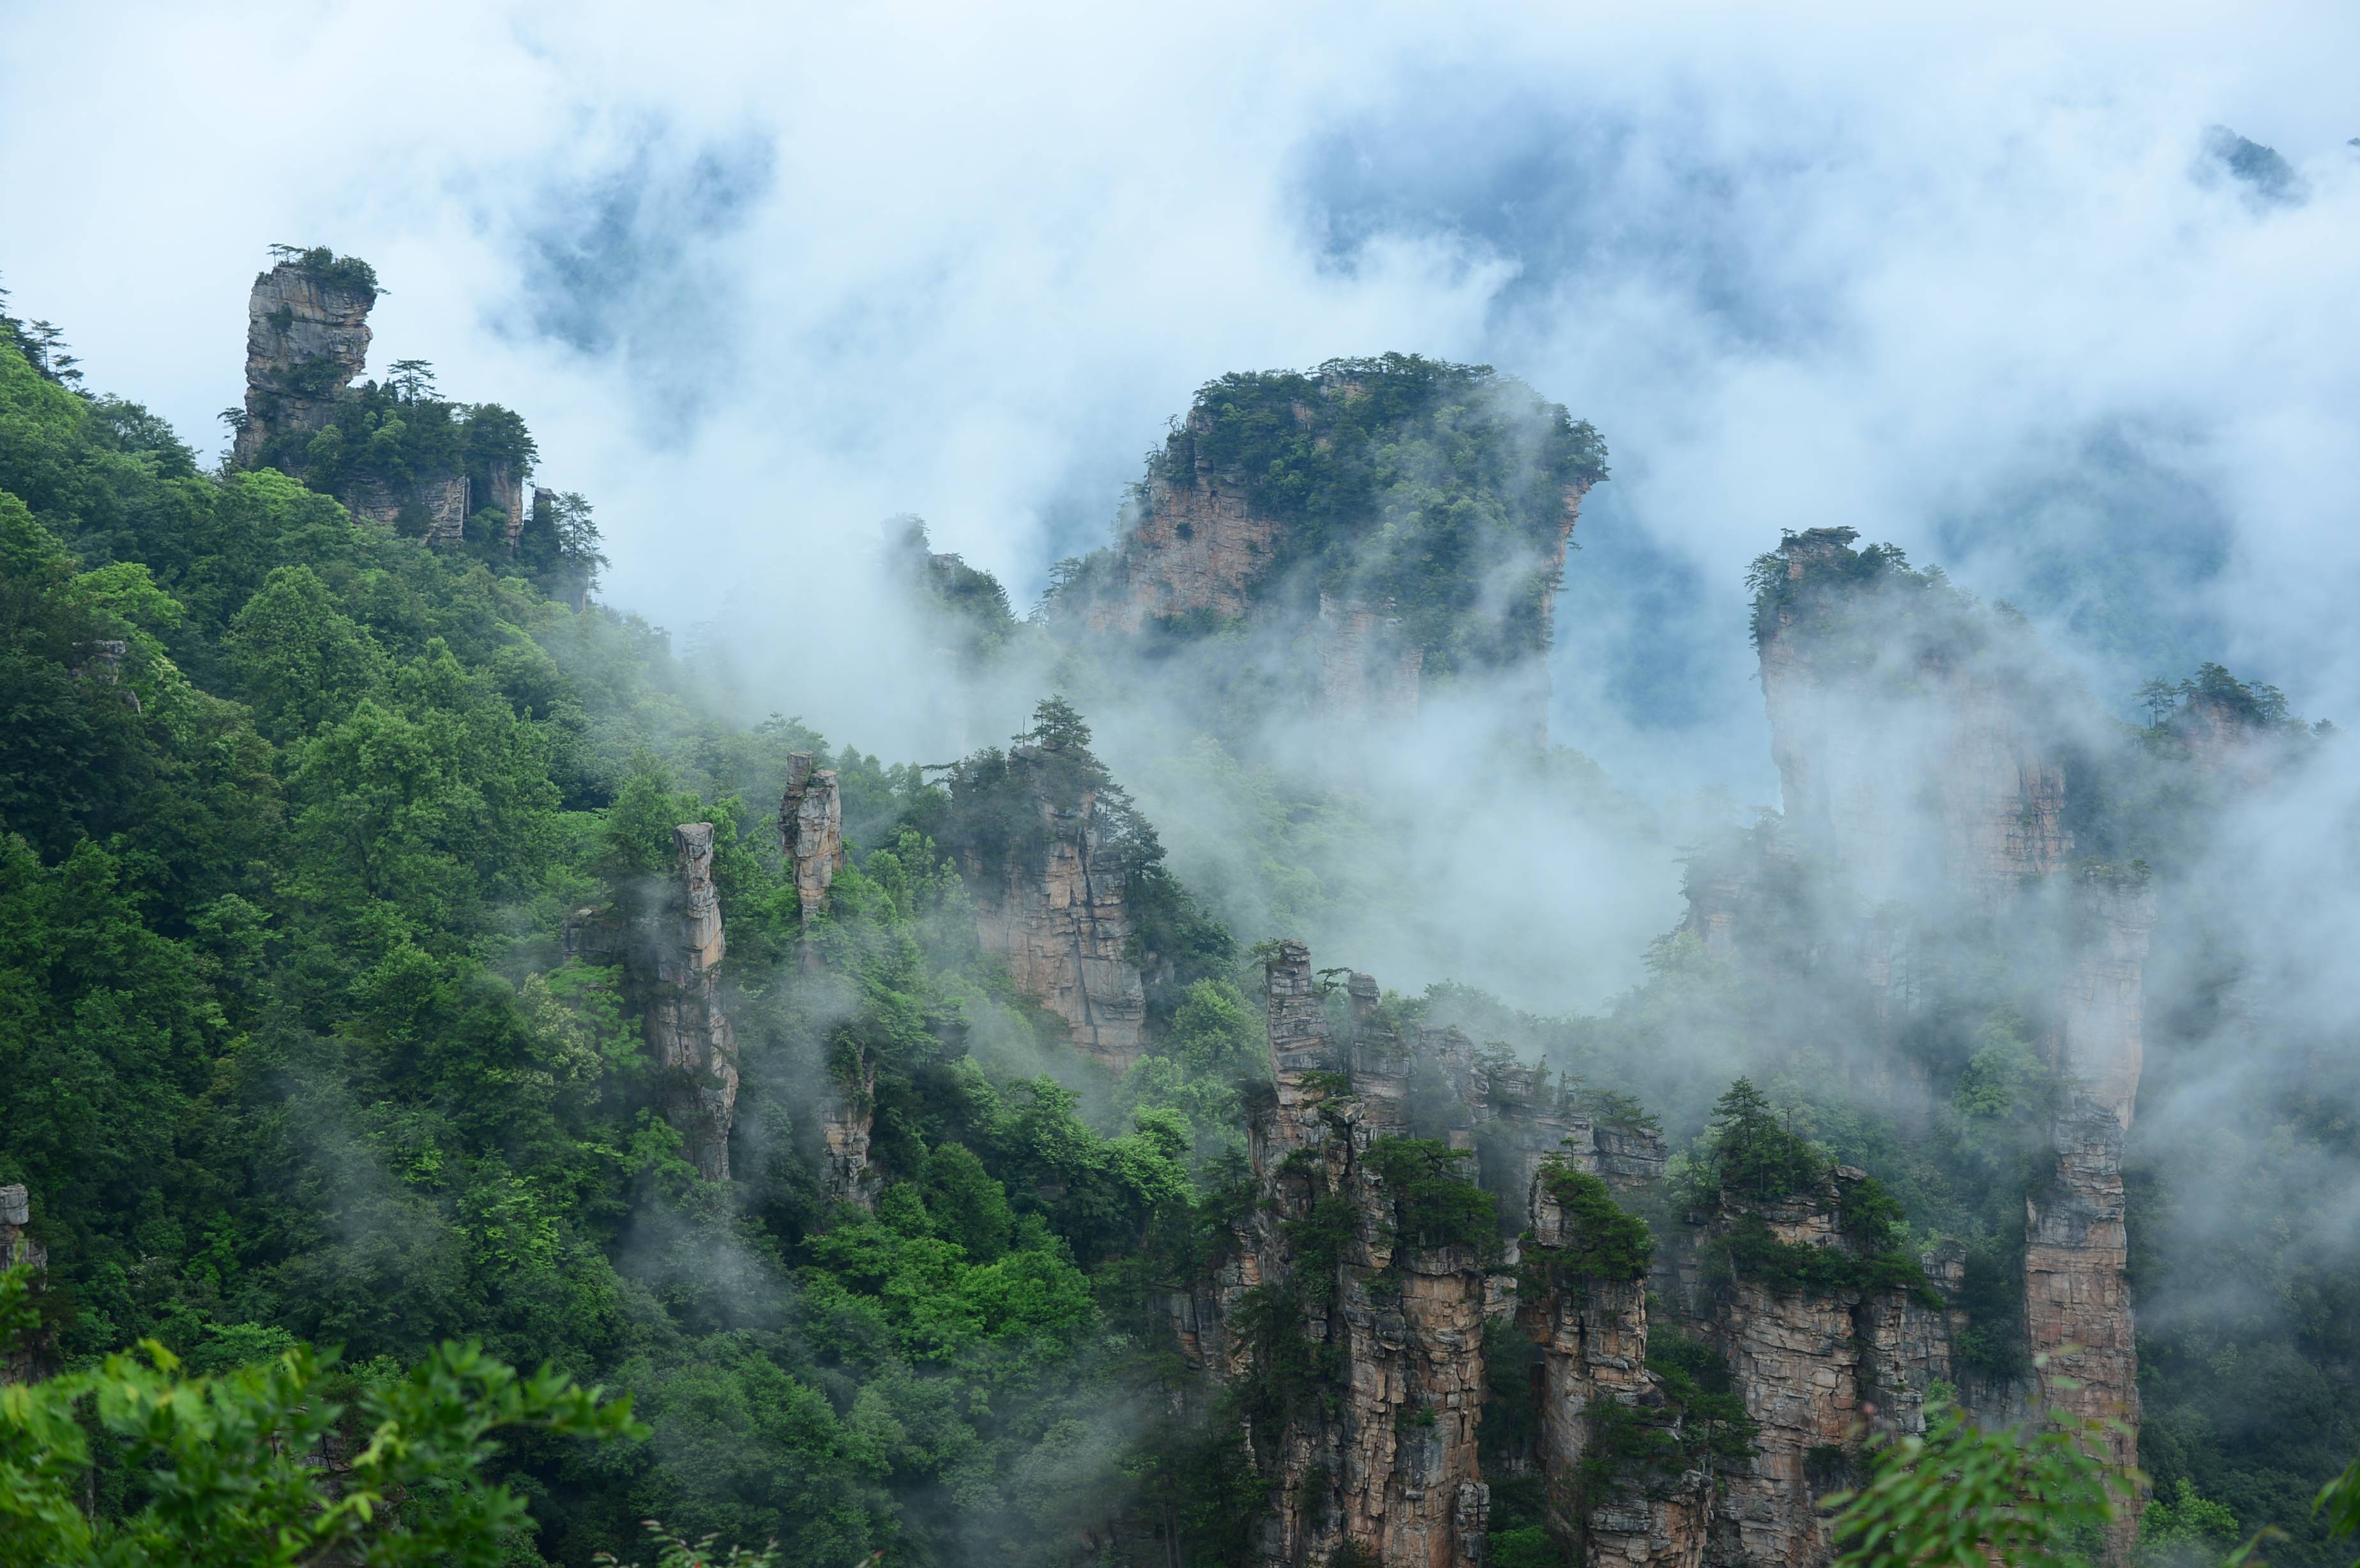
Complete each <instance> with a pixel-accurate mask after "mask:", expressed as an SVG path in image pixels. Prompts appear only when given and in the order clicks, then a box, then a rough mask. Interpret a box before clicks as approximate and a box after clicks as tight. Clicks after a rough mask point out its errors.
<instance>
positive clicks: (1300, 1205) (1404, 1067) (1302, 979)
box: [1171, 942, 1491, 1568]
mask: <svg viewBox="0 0 2360 1568" xmlns="http://www.w3.org/2000/svg"><path fill="white" fill-rule="evenodd" d="M1267 981H1268V996H1269V1004H1270V1013H1269V1018H1270V1049H1271V1065H1272V1070H1273V1077H1274V1079H1275V1080H1276V1085H1275V1094H1274V1095H1273V1099H1272V1101H1271V1102H1270V1103H1268V1104H1266V1105H1264V1106H1263V1108H1262V1110H1261V1112H1260V1113H1259V1114H1258V1115H1256V1116H1255V1117H1254V1119H1253V1124H1252V1127H1251V1134H1252V1157H1253V1169H1254V1172H1255V1176H1256V1179H1257V1185H1258V1188H1259V1192H1260V1201H1259V1203H1257V1204H1256V1205H1255V1207H1254V1209H1253V1210H1252V1212H1251V1214H1247V1215H1245V1216H1243V1217H1241V1218H1240V1220H1239V1221H1238V1222H1236V1224H1235V1225H1234V1227H1233V1231H1232V1235H1231V1236H1230V1244H1231V1245H1230V1246H1229V1248H1227V1249H1226V1250H1227V1254H1228V1255H1227V1257H1226V1258H1225V1260H1224V1261H1223V1262H1222V1263H1221V1264H1220V1265H1219V1266H1218V1269H1216V1270H1215V1271H1214V1272H1213V1274H1212V1275H1211V1276H1210V1277H1208V1278H1207V1279H1204V1280H1202V1281H1200V1282H1198V1283H1197V1285H1196V1287H1195V1288H1194V1289H1192V1290H1189V1291H1187V1292H1185V1294H1182V1295H1179V1296H1175V1298H1174V1299H1173V1301H1172V1303H1171V1307H1172V1313H1173V1320H1174V1324H1175V1329H1176V1330H1177V1331H1178V1334H1179V1339H1180V1344H1181V1347H1182V1351H1183V1354H1184V1355H1185V1356H1187V1358H1188V1359H1189V1361H1190V1364H1191V1365H1192V1366H1194V1367H1196V1368H1198V1369H1199V1370H1201V1371H1204V1372H1207V1373H1208V1374H1210V1375H1211V1376H1213V1377H1216V1378H1218V1379H1219V1380H1220V1381H1222V1382H1225V1383H1228V1384H1229V1385H1230V1386H1231V1387H1232V1388H1238V1389H1240V1390H1241V1391H1244V1392H1246V1393H1248V1394H1249V1395H1250V1396H1254V1395H1258V1396H1260V1398H1259V1399H1257V1398H1249V1399H1248V1400H1247V1404H1248V1406H1249V1408H1250V1409H1256V1408H1259V1409H1260V1410H1261V1414H1259V1415H1258V1416H1254V1417H1252V1418H1251V1419H1250V1421H1249V1423H1248V1432H1247V1437H1248V1442H1249V1445H1250V1448H1251V1452H1252V1455H1253V1458H1254V1462H1255V1464H1256V1465H1257V1467H1258V1468H1259V1469H1260V1470H1261V1471H1262V1475H1264V1476H1265V1478H1267V1479H1268V1480H1269V1481H1270V1483H1271V1486H1272V1497H1273V1501H1274V1503H1275V1513H1274V1514H1273V1517H1272V1518H1271V1519H1269V1520H1268V1521H1267V1524H1266V1528H1265V1530H1264V1532H1263V1538H1262V1549H1261V1552H1260V1554H1259V1557H1260V1561H1261V1562H1262V1563H1265V1564H1268V1565H1269V1568H1295V1565H1316V1564H1324V1563H1330V1562H1332V1561H1334V1560H1336V1559H1337V1557H1338V1554H1341V1553H1352V1554H1357V1555H1358V1557H1359V1558H1360V1561H1362V1562H1365V1563H1373V1564H1381V1565H1382V1568H1453V1565H1463V1564H1472V1563H1478V1562H1480V1557H1481V1552H1482V1541H1483V1533H1484V1530H1485V1527H1486V1524H1487V1521H1488V1519H1489V1516H1490V1507H1491V1492H1490V1489H1489V1488H1488V1487H1487V1486H1485V1485H1484V1483H1483V1480H1482V1476H1481V1474H1480V1465H1479V1463H1478V1458H1477V1448H1476V1428H1477V1422H1478V1421H1479V1420H1480V1414H1481V1397H1482V1388H1483V1317H1484V1303H1485V1295H1486V1283H1487V1279H1488V1276H1489V1272H1490V1270H1489V1268H1488V1265H1487V1261H1486V1259H1485V1258H1484V1257H1483V1256H1482V1255H1481V1253H1480V1249H1479V1248H1478V1247H1474V1246H1471V1245H1469V1244H1467V1243H1466V1242H1464V1241H1452V1242H1448V1243H1442V1244H1437V1245H1425V1244H1424V1243H1423V1242H1422V1241H1421V1239H1420V1237H1419V1236H1417V1235H1415V1234H1404V1229H1405V1227H1406V1225H1407V1223H1408V1216H1407V1214H1406V1213H1405V1210H1404V1202H1405V1201H1406V1199H1405V1194H1404V1192H1399V1191H1396V1190H1395V1189H1394V1186H1393V1181H1395V1180H1397V1179H1401V1177H1402V1172H1401V1171H1399V1170H1398V1169H1396V1168H1395V1167H1394V1166H1393V1165H1392V1164H1390V1163H1389V1160H1388V1151H1387V1150H1386V1149H1385V1148H1384V1145H1385V1144H1386V1143H1387V1141H1388V1140H1390V1139H1392V1138H1397V1137H1398V1136H1399V1135H1400V1134H1401V1133H1402V1132H1403V1131H1404V1130H1405V1129H1404V1121H1403V1119H1402V1110H1403V1096H1402V1094H1401V1089H1402V1087H1403V1086H1404V1084H1405V1083H1406V1082H1407V1078H1408V1074H1409V1072H1410V1070H1411V1068H1412V1066H1413V1062H1412V1059H1411V1056H1410V1053H1409V1052H1408V1051H1406V1050H1404V1045H1403V1042H1402V1040H1400V1038H1399V1034H1398V1031H1396V1030H1395V1029H1393V1026H1392V1024H1391V1022H1390V1020H1388V1019H1387V1018H1385V1016H1384V1014H1383V1012H1382V1008H1380V1007H1377V1006H1376V1005H1375V1004H1376V999H1377V996H1378V993H1377V989H1376V985H1375V982H1374V981H1373V980H1371V979H1370V978H1369V977H1368V976H1366V975H1356V976H1354V977H1353V980H1352V983H1351V985H1350V987H1349V989H1350V992H1351V997H1352V1001H1353V1003H1354V1006H1353V1008H1352V1016H1353V1019H1354V1024H1353V1038H1352V1039H1351V1040H1349V1041H1345V1042H1343V1043H1342V1046H1341V1048H1339V1044H1338V1041H1337V1040H1335V1038H1334V1035H1333V1033H1332V1032H1331V1030H1330V1029H1329V1028H1328V1024H1327V1014H1326V1009H1325V1007H1324V1006H1323V1004H1322V999H1321V996H1320V988H1319V985H1318V981H1317V977H1316V975H1314V973H1313V971H1312V968H1311V957H1310V953H1309V950H1308V949H1306V947H1305V946H1304V945H1303V944H1302V943H1301V942H1286V943H1284V944H1282V946H1281V947H1280V949H1279V951H1278V953H1277V954H1276V956H1275V957H1273V959H1272V961H1271V962H1270V964H1269V966H1268V969H1267ZM1347 1061H1349V1062H1352V1063H1353V1064H1354V1068H1355V1075H1354V1076H1351V1077H1348V1075H1347V1074H1346V1073H1345V1072H1344V1066H1345V1063H1346V1062H1347ZM1360 1072H1366V1073H1368V1074H1369V1077H1370V1083H1369V1085H1368V1087H1369V1090H1370V1092H1369V1093H1367V1094H1362V1093H1360V1081H1359V1078H1358V1073H1360ZM1389 1170H1391V1171H1394V1175H1393V1176H1392V1177H1389V1176H1388V1174H1387V1171H1389ZM1469 1174H1470V1175H1471V1174H1472V1173H1471V1172H1470V1173H1469ZM1306 1377H1307V1378H1310V1379H1312V1380H1315V1381H1316V1382H1317V1384H1318V1386H1319V1391H1318V1392H1317V1395H1316V1396H1315V1397H1312V1398H1307V1399H1306V1398H1301V1397H1295V1398H1293V1399H1284V1401H1273V1402H1276V1403H1278V1404H1279V1408H1277V1409H1272V1408H1269V1405H1268V1404H1266V1403H1264V1402H1263V1401H1264V1400H1267V1399H1269V1394H1268V1393H1267V1392H1265V1391H1266V1390H1276V1389H1279V1388H1290V1389H1297V1390H1299V1389H1300V1388H1301V1387H1302V1384H1303V1382H1304V1380H1305V1379H1306Z"/></svg>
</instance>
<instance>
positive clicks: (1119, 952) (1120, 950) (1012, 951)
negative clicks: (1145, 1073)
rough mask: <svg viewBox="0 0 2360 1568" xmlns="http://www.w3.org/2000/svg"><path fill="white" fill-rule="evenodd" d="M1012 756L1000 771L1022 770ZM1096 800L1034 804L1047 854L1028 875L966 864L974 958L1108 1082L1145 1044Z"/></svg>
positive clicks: (1143, 1011) (1138, 989) (1019, 863)
mask: <svg viewBox="0 0 2360 1568" xmlns="http://www.w3.org/2000/svg"><path fill="white" fill-rule="evenodd" d="M1035 750H1036V748H1034V747H1032V746H1017V747H1015V748H1013V749H1012V750H1011V752H1010V754H1009V757H1010V761H1011V763H1012V764H1014V765H1017V766H1019V767H1022V766H1024V765H1026V764H1027V763H1029V762H1030V761H1031V760H1032V756H1033V754H1034V753H1035ZM1096 804H1097V802H1096V798H1095V796H1094V795H1092V794H1091V793H1090V792H1088V791H1087V790H1086V791H1084V792H1083V794H1082V796H1081V799H1080V800H1079V801H1078V802H1077V803H1076V806H1075V807H1074V808H1073V809H1071V810H1068V809H1065V808H1062V807H1060V806H1058V805H1057V804H1056V803H1055V802H1054V801H1053V800H1050V799H1049V798H1048V797H1047V795H1046V794H1045V793H1043V794H1042V795H1041V796H1040V797H1039V798H1038V800H1037V805H1038V809H1039V811H1040V813H1041V819H1042V822H1043V825H1044V826H1045V827H1046V829H1047V830H1048V831H1047V834H1046V837H1047V839H1048V848H1047V850H1046V852H1045V854H1044V855H1043V856H1042V857H1041V860H1040V862H1039V863H1038V864H1037V865H1031V864H1026V863H1025V862H1024V860H1023V857H1022V856H1011V857H1010V858H1009V860H1008V862H1007V864H1006V865H1005V866H1003V867H1001V868H1000V876H999V877H997V878H989V877H986V876H985V874H984V870H983V866H982V863H981V861H980V860H979V859H978V857H976V856H975V855H972V854H970V855H968V856H967V866H966V870H967V884H968V886H969V887H972V888H973V889H974V890H975V894H976V931H977V934H978V937H979V938H980V939H981V941H982V943H983V947H984V950H985V951H986V952H988V953H996V954H998V955H999V956H1000V957H1001V958H1003V959H1005V960H1006V961H1007V964H1008V967H1009V971H1010V973H1011V974H1012V975H1014V976H1015V979H1016V984H1017V985H1018V987H1019V988H1020V989H1022V991H1023V992H1024V994H1025V995H1027V996H1031V997H1032V999H1033V1000H1035V1001H1037V1002H1039V1003H1040V1004H1041V1005H1042V1006H1043V1007H1046V1008H1048V1009H1049V1010H1050V1011H1051V1012H1053V1013H1054V1014H1056V1015H1057V1016H1058V1017H1059V1018H1063V1019H1065V1023H1066V1026H1067V1027H1068V1028H1069V1029H1071V1030H1072V1035H1071V1038H1072V1040H1073V1043H1074V1045H1075V1047H1076V1049H1077V1050H1079V1051H1083V1052H1085V1053H1087V1055H1090V1056H1092V1057H1095V1058H1097V1059H1098V1061H1100V1062H1104V1063H1106V1065H1107V1066H1108V1067H1109V1068H1110V1069H1112V1070H1113V1071H1114V1072H1116V1073H1121V1072H1122V1071H1124V1070H1125V1069H1127V1068H1129V1067H1130V1066H1131V1063H1132V1062H1136V1061H1138V1060H1139V1058H1140V1055H1141V1053H1142V1051H1145V1049H1146V1044H1147V987H1146V984H1145V982H1144V980H1143V979H1142V976H1141V975H1140V972H1139V965H1138V964H1136V963H1135V962H1134V961H1133V960H1132V959H1131V951H1130V950H1131V909H1130V907H1129V905H1128V904H1127V902H1126V901H1125V898H1124V882H1125V876H1124V872H1123V869H1122V867H1121V866H1120V864H1118V863H1117V861H1116V859H1115V857H1114V855H1113V854H1112V853H1111V851H1110V848H1109V845H1108V844H1107V842H1106V837H1105V832H1104V829H1103V827H1102V825H1101V823H1100V822H1099V816H1098V811H1097V810H1096Z"/></svg>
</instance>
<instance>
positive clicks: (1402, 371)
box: [1065, 354, 1606, 674]
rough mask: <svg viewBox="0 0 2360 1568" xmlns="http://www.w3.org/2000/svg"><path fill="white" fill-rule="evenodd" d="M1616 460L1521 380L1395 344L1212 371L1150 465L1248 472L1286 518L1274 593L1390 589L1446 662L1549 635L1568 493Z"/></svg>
mask: <svg viewBox="0 0 2360 1568" xmlns="http://www.w3.org/2000/svg"><path fill="white" fill-rule="evenodd" d="M1605 457H1606V450H1605V444H1604V442H1603V441H1601V440H1600V439H1599V436H1598V432H1597V431H1596V430H1592V429H1591V428H1590V426H1589V425H1588V424H1585V423H1579V422H1576V421H1575V420H1574V419H1571V418H1570V417H1569V416H1568V414H1567V413H1566V411H1565V409H1564V408H1561V407H1559V406H1557V405H1556V404H1553V403H1548V402H1546V401H1545V400H1543V399H1542V398H1541V397H1538V396H1537V395H1536V394H1535V393H1534V392H1533V391H1532V389H1531V388H1529V387H1525V386H1524V384H1523V383H1522V382H1519V381H1517V380H1515V379H1514V378H1513V377H1509V376H1499V375H1497V374H1496V373H1495V372H1493V371H1492V370H1491V367H1489V366H1488V365H1448V364H1445V363H1442V362H1440V361H1437V360H1429V359H1422V358H1419V357H1418V356H1416V355H1415V354H1385V355H1382V356H1381V357H1379V358H1374V359H1353V360H1331V361H1329V362H1328V363H1327V364H1325V365H1321V366H1319V367H1318V368H1317V370H1315V371H1311V372H1308V373H1297V372H1293V371H1271V372H1264V373H1261V374H1256V375H1232V376H1223V377H1221V378H1220V379H1219V380H1218V381H1212V382H1208V383H1207V384H1206V385H1205V386H1204V387H1202V388H1201V389H1199V391H1198V392H1197V395H1196V406H1195V408H1194V409H1193V410H1192V411H1191V412H1190V414H1189V416H1188V418H1187V419H1185V420H1183V421H1181V422H1180V424H1179V425H1178V426H1177V427H1176V428H1175V430H1174V431H1173V433H1172V436H1171V438H1170V439H1169V440H1168V441H1166V442H1165V443H1164V448H1163V450H1162V451H1161V452H1158V453H1156V454H1154V455H1153V456H1152V457H1151V458H1150V460H1149V464H1150V472H1151V474H1153V475H1155V476H1157V477H1160V478H1162V479H1164V480H1165V481H1166V482H1168V483H1171V484H1175V485H1193V484H1194V483H1195V482H1196V471H1197V468H1198V466H1199V464H1204V465H1207V466H1209V467H1210V468H1211V469H1212V470H1213V471H1214V472H1216V473H1220V474H1235V475H1237V476H1238V477H1239V478H1240V479H1241V480H1242V481H1243V483H1244V485H1245V486H1246V491H1247V495H1248V497H1249V499H1250V502H1251V505H1252V506H1253V508H1254V510H1255V511H1256V512H1257V513H1259V514H1260V515H1262V516H1264V517H1273V518H1276V519H1279V520H1281V521H1283V522H1284V524H1285V528H1284V532H1283V534H1282V536H1281V539H1280V543H1279V548H1278V553H1277V556H1276V557H1275V559H1274V560H1273V563H1272V567H1271V570H1270V571H1269V572H1267V573H1266V574H1265V576H1264V578H1263V584H1264V588H1263V591H1265V592H1268V591H1273V590H1278V589H1280V588H1282V587H1284V586H1287V585H1292V588H1293V590H1294V591H1295V592H1298V593H1304V594H1306V595H1307V596H1308V597H1306V604H1311V603H1313V602H1315V601H1316V596H1317V594H1318V593H1323V592H1324V593H1334V594H1338V595H1341V596H1345V597H1349V598H1357V599H1360V600H1364V601H1366V602H1369V603H1371V604H1388V605H1390V606H1392V608H1393V613H1395V614H1397V615H1399V616H1400V617H1401V621H1402V625H1403V629H1404V636H1405V637H1407V638H1408V640H1409V641H1411V642H1412V643H1414V644H1415V645H1416V646H1417V647H1419V648H1423V649H1425V650H1426V669H1427V670H1428V671H1429V672H1431V673H1437V674H1439V673H1447V672H1449V671H1452V670H1459V669H1461V668H1473V667H1480V666H1482V665H1486V664H1499V663H1504V662H1509V661H1511V660H1513V659H1518V658H1521V657H1524V656H1525V655H1527V654H1529V653H1531V652H1532V651H1534V650H1535V649H1536V648H1539V647H1540V646H1541V643H1542V641H1543V639H1544V638H1545V636H1546V632H1545V627H1546V601H1547V599H1548V597H1549V596H1550V595H1551V594H1552V593H1554V592H1555V590H1556V586H1557V574H1556V572H1555V570H1554V568H1553V566H1552V564H1551V563H1552V562H1553V561H1555V559H1556V557H1557V550H1558V548H1559V542H1560V540H1561V539H1562V538H1563V532H1564V529H1565V528H1566V526H1567V522H1568V512H1567V492H1568V488H1569V487H1574V486H1586V485H1591V484H1594V483H1596V482H1597V481H1599V480H1601V479H1603V478H1604V477H1605V476H1606V466H1605ZM1298 566H1299V567H1301V568H1303V569H1304V571H1303V572H1302V573H1301V575H1300V576H1299V577H1296V576H1294V575H1291V573H1292V571H1293V569H1295V568H1296V567H1298ZM1503 566H1504V567H1506V568H1507V569H1509V570H1511V571H1513V572H1514V573H1515V580H1514V583H1513V587H1512V588H1511V589H1510V591H1509V593H1508V596H1507V604H1505V606H1504V607H1502V608H1500V609H1496V610H1495V609H1492V608H1491V607H1490V606H1491V604H1494V603H1496V600H1495V599H1492V598H1490V597H1487V593H1486V587H1485V583H1486V578H1487V576H1488V575H1489V574H1491V573H1494V572H1499V571H1501V570H1502V567H1503ZM1086 575H1087V566H1085V567H1083V568H1080V569H1078V570H1077V572H1076V573H1073V574H1069V576H1086ZM1081 585H1082V586H1087V584H1081ZM1075 586H1076V584H1075V583H1071V582H1069V583H1068V584H1067V585H1066V587H1065V592H1066V593H1071V592H1073V591H1074V589H1075Z"/></svg>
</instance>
